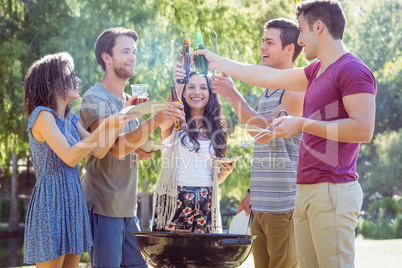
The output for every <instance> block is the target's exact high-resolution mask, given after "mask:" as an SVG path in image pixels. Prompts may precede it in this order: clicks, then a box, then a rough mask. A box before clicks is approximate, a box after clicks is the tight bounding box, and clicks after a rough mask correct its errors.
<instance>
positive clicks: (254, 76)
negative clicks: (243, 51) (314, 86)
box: [193, 49, 308, 92]
mask: <svg viewBox="0 0 402 268" xmlns="http://www.w3.org/2000/svg"><path fill="white" fill-rule="evenodd" d="M193 55H204V56H205V57H206V58H207V60H208V68H209V69H210V70H220V71H221V72H223V73H225V74H228V75H230V76H232V77H234V78H236V79H238V80H241V81H243V82H245V83H247V84H251V85H254V86H258V87H264V88H283V89H287V90H294V91H300V92H305V91H306V88H307V83H308V80H307V78H306V76H305V74H304V68H297V69H285V70H280V69H273V68H270V67H267V66H262V65H251V64H244V63H240V62H237V61H233V60H230V59H226V58H223V57H219V56H217V55H215V54H213V53H212V52H210V51H208V50H206V49H200V50H197V51H195V52H194V53H193Z"/></svg>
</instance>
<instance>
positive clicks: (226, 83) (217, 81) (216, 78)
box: [211, 74, 236, 99]
mask: <svg viewBox="0 0 402 268" xmlns="http://www.w3.org/2000/svg"><path fill="white" fill-rule="evenodd" d="M211 80H212V90H213V92H214V93H216V94H219V95H221V96H222V97H223V98H225V99H229V97H230V96H233V91H234V90H236V89H235V87H234V84H233V81H232V79H231V78H230V76H228V75H226V74H223V75H222V76H220V75H213V76H211Z"/></svg>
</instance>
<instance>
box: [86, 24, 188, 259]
mask: <svg viewBox="0 0 402 268" xmlns="http://www.w3.org/2000/svg"><path fill="white" fill-rule="evenodd" d="M137 38H138V36H137V33H136V32H135V31H133V30H130V29H125V28H121V27H118V28H111V29H108V30H105V31H104V32H103V33H102V34H101V35H100V36H99V37H98V39H97V41H96V46H95V54H96V59H97V61H98V63H99V64H100V65H101V66H102V69H103V70H104V71H105V75H104V78H103V79H102V81H101V82H100V83H97V84H95V85H94V86H93V87H92V88H91V89H89V90H88V91H87V92H86V93H85V94H84V96H83V98H82V101H81V105H80V109H79V113H80V120H81V123H82V125H83V126H84V128H86V129H88V130H89V131H93V130H94V129H96V128H97V127H98V126H99V125H100V123H101V122H102V121H103V120H104V119H105V118H106V117H108V116H110V115H111V114H114V113H118V112H120V111H121V110H122V109H123V107H125V106H128V105H131V103H132V101H133V100H134V99H135V97H130V96H129V95H128V94H125V93H124V87H125V85H126V82H127V79H128V78H130V77H132V76H134V73H135V65H136V60H137V59H136V53H137V47H136V41H137ZM168 106H170V107H174V108H170V109H167V110H164V111H161V112H158V113H157V114H155V115H154V116H153V117H151V118H150V119H148V120H147V121H145V122H144V123H142V124H141V125H140V126H138V127H137V122H136V121H132V122H130V123H128V124H127V125H126V126H125V127H124V128H123V130H122V131H121V133H120V136H119V137H118V139H117V140H116V141H115V144H114V146H113V147H112V149H111V150H110V151H109V153H108V154H107V155H106V156H105V157H104V158H103V159H98V158H96V157H94V156H88V157H87V159H86V165H85V168H86V174H85V175H84V177H83V179H82V187H83V190H84V194H85V199H86V201H87V205H88V210H89V216H90V222H91V228H92V234H93V240H94V246H93V247H92V249H91V252H90V258H91V265H92V267H120V266H124V267H147V264H146V263H145V261H144V259H143V258H142V257H141V253H140V251H139V249H138V246H137V240H136V238H135V235H134V234H133V232H134V231H139V225H138V219H137V217H136V209H137V162H138V161H140V160H146V159H149V158H150V157H151V156H152V152H151V153H146V152H144V151H142V150H141V149H138V148H139V147H140V146H141V145H142V144H144V143H145V141H146V139H147V138H148V136H149V135H150V134H151V133H152V132H153V131H154V130H155V129H156V128H157V127H158V126H160V125H161V124H169V125H171V124H173V122H174V120H178V119H182V120H184V115H183V113H182V112H181V111H180V109H178V108H181V106H180V105H178V104H176V103H168ZM105 142H114V141H105Z"/></svg>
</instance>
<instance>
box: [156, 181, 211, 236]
mask: <svg viewBox="0 0 402 268" xmlns="http://www.w3.org/2000/svg"><path fill="white" fill-rule="evenodd" d="M177 191H178V196H177V201H176V202H177V207H176V213H175V215H174V217H173V220H172V222H171V223H170V225H169V226H165V228H164V230H166V231H175V230H187V231H190V232H192V233H210V232H212V227H211V206H212V187H195V186H178V187H177ZM157 209H158V208H157ZM155 220H156V215H154V225H153V230H154V231H162V230H157V229H156V223H155Z"/></svg>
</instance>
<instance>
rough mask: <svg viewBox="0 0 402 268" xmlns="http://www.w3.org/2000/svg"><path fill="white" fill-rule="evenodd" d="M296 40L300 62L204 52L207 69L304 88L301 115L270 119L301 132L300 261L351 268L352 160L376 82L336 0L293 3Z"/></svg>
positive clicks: (281, 130)
mask: <svg viewBox="0 0 402 268" xmlns="http://www.w3.org/2000/svg"><path fill="white" fill-rule="evenodd" d="M296 16H297V19H298V22H299V29H300V36H299V40H298V43H299V44H300V45H302V46H303V47H304V52H305V56H306V59H308V60H312V59H315V58H317V59H318V61H316V62H313V63H312V64H310V65H308V66H307V67H305V68H298V69H286V70H278V69H273V68H269V67H265V66H259V65H246V64H241V63H237V62H234V61H231V60H228V59H225V58H221V57H218V56H216V55H214V54H213V53H211V52H209V51H205V50H198V51H197V52H195V53H194V54H203V55H205V56H206V58H207V59H208V61H209V68H210V69H213V70H214V69H218V70H221V71H222V72H224V73H226V74H228V75H231V76H232V77H235V78H237V79H239V80H241V81H244V82H246V83H249V84H253V85H255V86H259V87H267V88H284V89H287V90H295V91H302V92H306V95H305V101H304V107H303V117H292V116H288V117H281V118H279V119H277V120H275V121H274V122H273V124H274V125H276V128H275V134H276V135H277V136H278V137H283V138H290V137H292V136H294V135H296V134H297V133H299V132H300V131H303V132H304V133H303V140H302V145H301V148H300V155H299V166H298V173H297V184H298V186H297V194H296V207H295V214H294V221H295V236H296V249H297V257H298V259H299V261H300V267H308V268H311V267H354V256H355V252H354V251H355V250H354V230H355V226H356V218H357V216H358V215H359V213H360V209H361V205H362V200H363V194H362V190H361V187H360V184H359V183H358V181H357V179H358V174H357V173H356V160H357V156H358V153H359V148H360V143H361V142H370V140H371V139H372V136H373V131H374V118H375V94H376V84H375V79H374V76H373V74H372V73H371V71H370V70H369V69H368V68H367V66H366V65H364V63H363V62H362V61H361V60H359V59H358V58H356V57H355V56H353V55H351V54H349V53H348V52H347V51H346V49H345V48H344V46H343V42H342V38H343V32H344V28H345V16H344V13H343V11H342V9H341V7H340V5H339V3H338V2H336V1H325V0H324V1H306V2H302V3H300V4H299V5H298V7H297V9H296Z"/></svg>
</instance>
